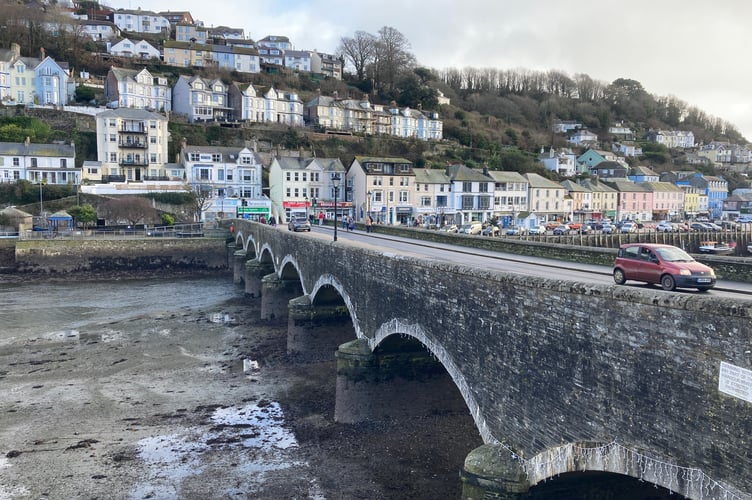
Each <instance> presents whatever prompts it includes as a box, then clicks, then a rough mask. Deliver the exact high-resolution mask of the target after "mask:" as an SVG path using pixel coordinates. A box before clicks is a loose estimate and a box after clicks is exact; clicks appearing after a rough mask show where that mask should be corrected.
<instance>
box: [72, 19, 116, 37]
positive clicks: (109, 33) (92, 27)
mask: <svg viewBox="0 0 752 500" xmlns="http://www.w3.org/2000/svg"><path fill="white" fill-rule="evenodd" d="M79 23H80V25H81V29H82V31H83V32H84V33H85V34H86V35H87V36H89V37H90V38H91V39H92V40H93V41H95V42H98V41H100V40H110V39H112V38H116V37H119V36H120V28H118V27H117V26H115V24H114V23H111V22H109V21H94V20H81V21H79Z"/></svg>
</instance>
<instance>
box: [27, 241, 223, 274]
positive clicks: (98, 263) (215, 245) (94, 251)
mask: <svg viewBox="0 0 752 500" xmlns="http://www.w3.org/2000/svg"><path fill="white" fill-rule="evenodd" d="M227 267H228V263H227V252H226V242H225V240H224V239H219V238H193V239H189V238H186V239H167V238H165V239H161V238H160V239H127V240H125V239H124V240H42V241H39V240H34V241H31V240H23V241H18V242H17V243H16V248H15V270H16V271H18V272H22V273H47V274H55V273H75V272H105V271H106V272H112V271H152V270H158V269H170V270H188V269H194V270H211V269H227Z"/></svg>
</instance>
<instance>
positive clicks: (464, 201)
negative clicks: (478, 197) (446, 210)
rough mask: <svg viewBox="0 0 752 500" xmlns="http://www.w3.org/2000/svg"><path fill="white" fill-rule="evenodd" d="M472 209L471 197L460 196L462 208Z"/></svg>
mask: <svg viewBox="0 0 752 500" xmlns="http://www.w3.org/2000/svg"><path fill="white" fill-rule="evenodd" d="M472 209H473V197H472V196H463V197H462V210H472Z"/></svg>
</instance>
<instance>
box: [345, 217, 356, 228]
mask: <svg viewBox="0 0 752 500" xmlns="http://www.w3.org/2000/svg"><path fill="white" fill-rule="evenodd" d="M347 230H348V231H355V220H353V218H352V217H348V219H347Z"/></svg>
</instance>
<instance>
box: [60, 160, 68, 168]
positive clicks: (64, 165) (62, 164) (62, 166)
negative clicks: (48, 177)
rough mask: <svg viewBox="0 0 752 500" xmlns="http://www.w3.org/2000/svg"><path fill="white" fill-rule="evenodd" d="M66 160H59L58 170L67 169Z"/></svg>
mask: <svg viewBox="0 0 752 500" xmlns="http://www.w3.org/2000/svg"><path fill="white" fill-rule="evenodd" d="M67 167H68V160H67V159H66V158H60V168H67Z"/></svg>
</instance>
